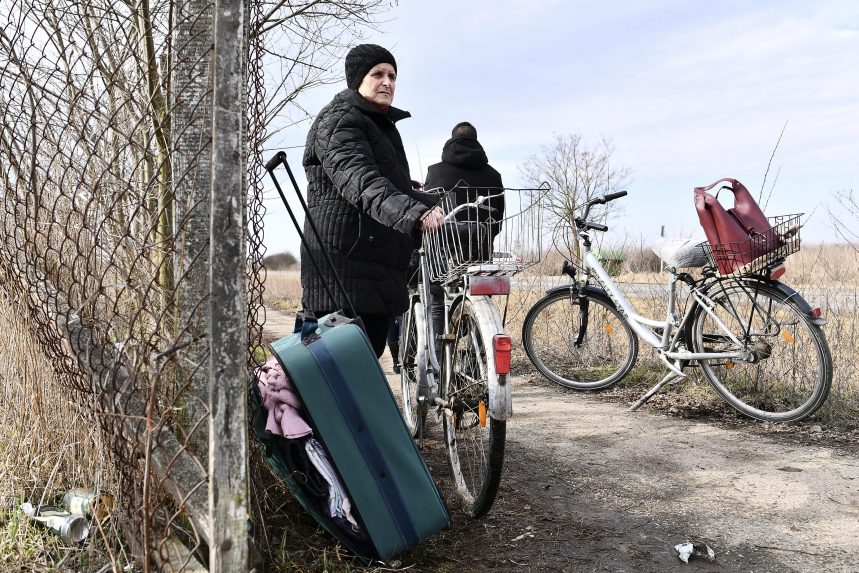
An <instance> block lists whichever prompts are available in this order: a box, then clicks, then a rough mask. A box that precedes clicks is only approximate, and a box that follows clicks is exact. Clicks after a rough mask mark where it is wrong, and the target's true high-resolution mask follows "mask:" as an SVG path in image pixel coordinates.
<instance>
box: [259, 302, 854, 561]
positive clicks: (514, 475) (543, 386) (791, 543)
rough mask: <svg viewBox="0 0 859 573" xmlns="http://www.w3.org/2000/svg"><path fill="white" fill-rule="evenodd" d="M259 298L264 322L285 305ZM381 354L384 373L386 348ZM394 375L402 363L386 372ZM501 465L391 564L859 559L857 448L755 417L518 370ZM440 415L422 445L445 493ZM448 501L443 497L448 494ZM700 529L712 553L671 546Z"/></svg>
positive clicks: (695, 537) (272, 321)
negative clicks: (586, 388)
mask: <svg viewBox="0 0 859 573" xmlns="http://www.w3.org/2000/svg"><path fill="white" fill-rule="evenodd" d="M278 314H280V313H274V314H273V312H272V311H269V315H268V316H269V323H267V328H266V332H267V334H269V335H273V334H274V332H275V331H279V330H280V327H279V326H277V325H283V324H288V327H287V329H286V330H287V331H289V330H291V326H292V319H291V318H289V317H286V318H284V317H279V316H277V315H278ZM382 365H383V368H384V369H385V371H386V372H388V373H391V368H390V365H391V362H390V358H389V357H388V355H387V353H386V354H385V356H384V357H383V360H382ZM388 378H389V381H390V382H391V385H392V388H395V389H396V387H397V385H398V380H399V379H398V377H396V376H393V375H390V376H389V377H388ZM514 383H515V386H514V418H513V419H512V420H511V421H510V422H508V425H507V428H508V430H507V431H508V434H507V436H508V440H507V451H506V460H505V468H504V476H503V480H502V486H501V490H500V493H499V497H498V499H497V500H496V503H495V505H494V506H493V509H492V511H491V513H490V515H489V516H487V517H486V518H484V519H481V520H469V519H467V518H465V517H463V516H462V515H461V514H460V513H458V512H456V511H455V510H454V511H453V512H452V513H453V514H454V515H453V517H454V523H453V527H452V528H451V530H450V531H447V532H443V533H441V534H439V535H438V536H435V537H434V538H432V539H431V540H429V541H428V542H427V543H425V544H423V545H422V546H420V547H418V548H417V549H415V550H413V551H412V552H410V553H409V554H407V555H404V556H403V557H402V558H401V560H400V562H399V563H394V564H391V565H392V566H399V567H409V571H436V570H443V571H469V570H472V571H490V570H491V571H535V572H536V571H654V572H656V571H725V572H734V571H737V572H739V571H754V572H786V571H797V572H799V571H802V572H805V571H808V572H818V571H844V572H855V571H859V448H857V447H856V446H855V445H854V446H850V445H848V446H846V447H825V446H815V445H802V444H799V443H796V442H795V441H792V440H791V439H790V438H786V437H784V436H781V435H778V434H772V435H768V434H767V433H766V432H762V431H761V430H760V426H759V425H757V426H749V427H742V426H741V427H723V426H721V425H719V424H718V423H716V422H714V423H710V422H707V421H701V420H684V419H679V418H676V417H673V416H669V415H661V414H654V413H652V412H648V411H639V412H638V413H635V414H628V413H626V412H625V410H624V406H623V405H619V404H612V403H609V402H606V401H605V400H599V399H597V398H595V397H593V396H589V395H585V394H578V393H572V392H568V391H563V390H561V389H560V388H557V387H555V386H554V385H551V384H549V383H548V382H545V381H544V380H543V379H542V378H539V377H538V376H536V375H524V376H519V377H517V378H516V379H515V382H514ZM440 434H441V429H440V427H435V428H432V429H431V431H430V433H429V435H428V437H427V439H426V440H425V446H424V457H425V459H426V460H427V464H428V465H429V466H430V469H431V471H432V473H433V475H434V476H435V478H436V481H437V483H438V484H439V488H440V489H441V490H442V491H443V492H444V493H445V495H446V496H449V494H450V491H449V490H450V487H449V480H448V476H447V468H446V465H445V459H444V452H443V447H442V442H441V441H440V437H441V435H440ZM448 501H449V504H450V506H451V508H454V507H455V502H454V500H453V499H450V498H449V499H448ZM688 540H692V541H697V542H703V543H707V544H708V545H709V546H710V547H711V548H713V550H714V551H715V555H716V561H715V562H714V563H711V562H708V561H706V560H701V559H699V560H695V559H694V558H693V559H692V560H690V562H689V563H688V564H684V563H682V562H680V561H679V560H678V558H677V554H676V552H675V550H674V546H675V545H676V544H678V543H682V542H684V541H688Z"/></svg>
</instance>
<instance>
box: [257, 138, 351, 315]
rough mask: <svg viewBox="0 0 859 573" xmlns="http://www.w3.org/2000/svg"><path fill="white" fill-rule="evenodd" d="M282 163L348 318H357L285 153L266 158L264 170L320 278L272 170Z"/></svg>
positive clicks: (328, 288)
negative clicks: (341, 297) (345, 308)
mask: <svg viewBox="0 0 859 573" xmlns="http://www.w3.org/2000/svg"><path fill="white" fill-rule="evenodd" d="M281 163H282V164H283V166H284V167H286V173H287V174H288V175H289V180H290V181H292V187H293V188H294V189H295V194H296V195H297V196H298V200H299V202H300V203H301V208H302V209H304V216H305V218H306V219H307V222H308V223H310V229H311V230H312V231H313V235H314V236H315V237H316V242H317V243H318V244H319V248H320V250H321V251H322V255H323V256H324V257H325V261H326V262H327V263H328V268H329V269H331V276H333V277H334V282H335V283H336V284H337V288H338V289H340V294H342V295H343V298H344V299H345V300H346V304H347V305H348V306H349V309H348V310H349V312H350V313H351V314H350V315H349V318H357V317H358V314H357V313H356V312H355V307H354V306H352V301H351V300H349V295H348V294H346V287H344V286H343V283H342V282H341V281H340V276H339V275H338V274H337V269H336V268H335V267H334V261H332V260H331V255H329V254H328V251H327V250H325V247H324V246H323V244H322V237H321V235H320V234H319V229H317V228H316V223H314V222H313V218H312V217H311V216H310V211H309V209H308V208H307V203H306V202H305V201H304V197H303V196H302V195H301V191H299V190H298V182H297V181H296V180H295V175H293V174H292V169H290V168H289V163H288V162H287V161H286V153H285V152H283V151H278V152H277V153H276V154H275V156H274V157H272V158H271V159H269V160H268V162H267V163H266V164H265V170H266V171H268V174H269V175H271V180H272V181H274V187H275V189H277V192H278V194H279V195H280V199H281V201H283V205H284V206H285V207H286V211H287V213H289V218H290V219H292V224H293V225H295V230H296V231H298V236H299V237H301V242H302V244H304V246H305V247H307V248H306V249H305V252H306V254H307V256H308V257H309V258H310V263H311V264H312V265H313V268H314V269H315V270H316V274H317V275H319V278H320V279H322V277H323V275H322V272H320V269H319V265H318V264H317V262H316V258H315V257H314V256H313V255H311V254H310V248H309V245H308V244H307V238H306V237H305V236H304V233H303V232H302V231H301V225H299V224H298V219H296V218H295V213H293V212H292V208H291V207H290V206H289V201H287V200H286V195H284V194H283V189H281V188H280V183H279V182H278V180H277V177H275V175H274V170H275V169H277V166H278V165H280V164H281ZM322 286H323V287H324V288H325V292H326V293H327V294H328V298H330V299H331V304H332V305H333V306H334V307H336V306H337V299H335V298H334V293H333V292H331V288H330V287H329V286H328V283H327V282H326V281H324V280H323V281H322Z"/></svg>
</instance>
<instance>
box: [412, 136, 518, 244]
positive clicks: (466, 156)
mask: <svg viewBox="0 0 859 573" xmlns="http://www.w3.org/2000/svg"><path fill="white" fill-rule="evenodd" d="M458 186H459V187H463V186H468V187H484V188H486V187H489V188H494V189H497V191H495V192H492V191H491V190H490V189H480V190H473V189H468V190H466V189H462V188H460V189H457V187H458ZM438 187H441V188H444V189H445V190H447V191H450V190H451V189H453V190H454V191H453V193H454V197H453V200H452V201H448V202H446V203H445V209H446V210H450V208H451V207H453V206H455V205H461V204H462V203H470V202H473V201H474V200H475V199H476V198H477V196H478V195H486V194H487V193H489V194H495V193H500V192H501V191H502V189H503V187H504V184H503V183H502V182H501V174H499V173H498V171H496V170H495V169H494V168H493V167H492V166H491V165H489V161H488V160H487V158H486V152H485V151H484V150H483V146H482V145H480V142H479V141H477V140H476V139H472V138H470V137H453V138H451V139H448V140H447V142H446V143H445V144H444V148H443V149H442V152H441V163H435V164H433V165H430V167H429V169H427V177H426V181H424V189H427V190H430V189H434V188H438ZM487 203H488V205H489V206H490V207H492V208H494V209H495V210H496V211H495V212H494V213H493V214H492V218H493V219H494V220H495V221H500V220H501V219H502V217H503V216H504V196H503V195H502V196H501V197H497V198H494V199H490V200H489V201H488V202H487ZM485 217H486V215H483V214H482V212H478V216H477V217H476V218H475V217H474V215H473V214H468V213H465V212H462V213H461V214H460V215H457V217H456V218H457V219H458V220H460V221H462V220H465V219H466V218H468V219H470V220H475V219H477V220H481V221H482V220H485ZM494 227H495V229H494V233H497V232H498V230H500V226H498V225H495V226H494Z"/></svg>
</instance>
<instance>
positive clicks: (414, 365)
mask: <svg viewBox="0 0 859 573" xmlns="http://www.w3.org/2000/svg"><path fill="white" fill-rule="evenodd" d="M424 321H425V319H424V315H423V305H422V304H421V303H420V302H415V303H414V304H412V306H411V307H410V308H409V312H408V313H406V315H405V319H404V321H403V327H402V329H401V330H400V364H401V369H400V389H401V391H402V392H401V394H402V395H401V398H400V400H401V410H402V413H403V421H404V422H405V423H406V427H407V428H408V430H409V433H410V434H411V435H412V437H416V436H417V435H418V434H419V433H420V429H421V427H422V425H423V423H424V422H425V421H426V415H427V411H428V410H429V405H428V404H427V403H426V401H425V400H423V401H422V400H420V397H421V395H422V394H423V393H424V392H425V391H426V380H425V378H426V360H427V357H426V343H425V340H424V339H425V338H426V330H424Z"/></svg>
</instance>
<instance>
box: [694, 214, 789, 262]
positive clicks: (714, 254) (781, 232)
mask: <svg viewBox="0 0 859 573" xmlns="http://www.w3.org/2000/svg"><path fill="white" fill-rule="evenodd" d="M801 216H802V213H799V214H795V215H778V216H775V217H768V219H769V220H770V222H771V223H772V227H770V228H769V229H767V230H766V231H764V232H763V233H755V234H754V235H753V236H751V237H749V239H747V240H744V241H735V242H728V243H701V247H702V248H703V249H704V254H706V255H707V259H708V260H709V261H710V264H712V265H713V266H714V267H716V269H717V270H718V271H719V274H721V275H723V276H725V275H734V276H739V275H745V274H753V273H758V272H760V271H762V270H763V269H765V268H767V267H770V266H772V265H774V264H776V263H777V262H779V261H781V260H783V259H784V258H786V257H787V256H788V255H791V254H793V253H796V252H798V251H799V246H800V238H799V230H800V228H801V227H802V223H801V221H800V217H801Z"/></svg>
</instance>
